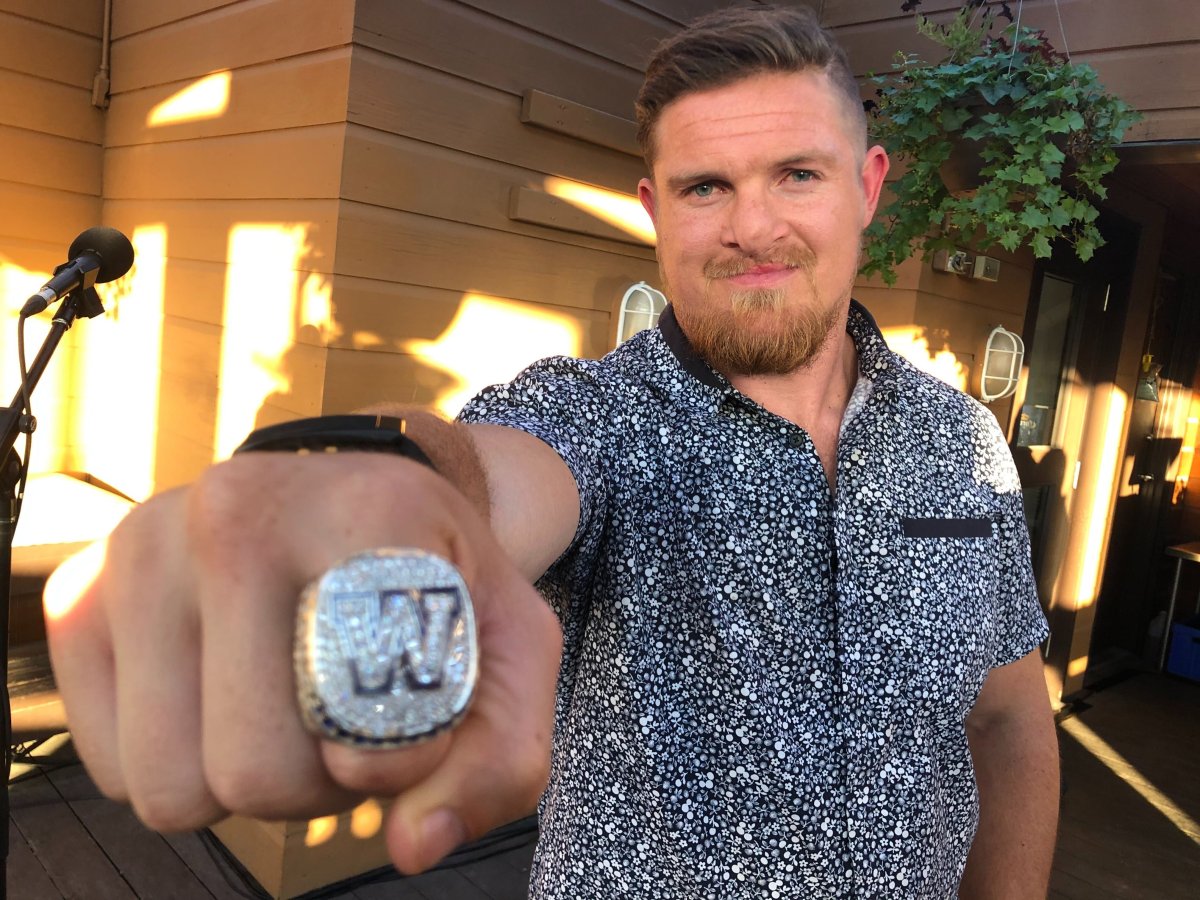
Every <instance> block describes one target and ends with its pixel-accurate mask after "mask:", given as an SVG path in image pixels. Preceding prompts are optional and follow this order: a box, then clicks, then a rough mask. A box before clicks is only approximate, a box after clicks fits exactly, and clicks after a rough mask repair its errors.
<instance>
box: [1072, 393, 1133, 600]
mask: <svg viewBox="0 0 1200 900" xmlns="http://www.w3.org/2000/svg"><path fill="white" fill-rule="evenodd" d="M1107 387H1108V389H1109V391H1110V393H1109V395H1108V409H1107V410H1106V415H1105V420H1104V446H1102V447H1099V448H1092V447H1089V448H1088V449H1089V450H1090V451H1091V452H1095V450H1096V449H1099V451H1100V453H1101V456H1100V463H1099V467H1098V469H1097V476H1096V492H1095V494H1094V495H1093V496H1092V504H1091V509H1090V510H1089V511H1088V513H1087V523H1088V527H1087V534H1086V535H1085V537H1084V545H1083V557H1082V562H1081V563H1080V569H1079V587H1078V590H1077V592H1076V594H1075V608H1076V609H1084V608H1085V607H1088V606H1091V605H1092V604H1093V603H1095V602H1096V595H1097V593H1098V592H1099V589H1100V576H1101V575H1102V574H1103V573H1102V572H1101V571H1100V565H1101V560H1102V558H1103V555H1104V548H1105V546H1106V543H1107V542H1106V540H1105V538H1106V536H1107V531H1108V521H1109V519H1108V516H1109V509H1110V507H1111V504H1112V499H1113V490H1114V488H1115V485H1116V480H1117V466H1118V465H1119V464H1120V461H1121V452H1122V449H1123V447H1124V441H1123V440H1122V438H1123V436H1124V434H1125V412H1126V409H1127V408H1128V406H1129V397H1128V395H1127V394H1126V393H1125V392H1124V391H1123V390H1121V389H1120V388H1118V387H1117V386H1116V385H1111V384H1110V385H1108V386H1107Z"/></svg>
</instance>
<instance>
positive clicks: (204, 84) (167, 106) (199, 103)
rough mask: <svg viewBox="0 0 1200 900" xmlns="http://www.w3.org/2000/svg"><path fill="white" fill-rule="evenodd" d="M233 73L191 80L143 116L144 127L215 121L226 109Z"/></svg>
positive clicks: (220, 73) (225, 72) (215, 73)
mask: <svg viewBox="0 0 1200 900" xmlns="http://www.w3.org/2000/svg"><path fill="white" fill-rule="evenodd" d="M232 85H233V73H232V72H229V71H224V72H214V73H213V74H212V75H205V76H204V77H203V78H201V79H199V80H197V81H193V82H192V83H191V84H189V85H188V86H187V87H185V88H183V89H182V90H180V91H177V92H176V93H174V94H172V95H171V96H170V97H168V98H167V99H166V100H164V101H162V102H161V103H159V104H158V105H157V106H155V107H154V108H153V109H151V110H150V112H149V113H148V114H147V116H146V126H147V127H149V128H155V127H158V126H161V125H179V124H181V123H183V122H196V121H199V120H201V119H217V118H220V117H221V116H223V115H225V111H226V110H227V109H229V93H230V87H231V86H232Z"/></svg>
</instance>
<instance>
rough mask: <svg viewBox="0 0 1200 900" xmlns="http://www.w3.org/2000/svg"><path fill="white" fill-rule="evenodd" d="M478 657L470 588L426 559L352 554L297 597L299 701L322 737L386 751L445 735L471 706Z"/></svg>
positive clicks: (397, 553)
mask: <svg viewBox="0 0 1200 900" xmlns="http://www.w3.org/2000/svg"><path fill="white" fill-rule="evenodd" d="M478 657H479V649H478V640H477V637H476V634H475V612H474V609H473V608H472V606H471V596H470V594H469V593H468V592H467V586H466V584H465V583H464V582H463V579H462V576H461V575H460V574H459V571H458V569H457V568H455V567H454V566H453V565H452V564H451V563H449V562H447V561H446V560H444V559H442V558H441V557H440V556H436V555H434V554H432V553H426V552H425V551H423V550H409V549H387V548H384V549H378V550H369V551H367V552H365V553H359V554H357V555H355V556H351V557H349V558H347V559H344V560H342V561H341V562H339V563H338V564H337V565H335V566H333V567H332V568H331V569H329V570H328V571H327V572H325V574H324V575H322V576H321V577H320V578H319V579H317V580H316V581H314V582H312V583H311V584H309V585H308V586H307V587H306V588H305V589H304V592H303V593H302V594H301V597H300V608H299V610H298V612H297V614H296V643H295V667H296V686H297V697H298V699H299V701H300V710H301V713H302V715H303V718H304V723H305V726H306V727H307V728H308V729H309V730H310V731H312V732H313V733H314V734H317V735H320V736H321V737H325V738H328V739H330V740H333V741H337V742H338V743H342V744H347V745H349V746H353V747H366V748H373V747H374V748H389V747H398V746H403V745H405V744H409V743H412V742H414V741H419V740H421V739H423V738H427V737H430V736H432V735H434V734H437V733H438V732H440V731H443V730H445V729H447V728H450V727H452V726H453V725H454V724H455V723H456V722H457V721H458V720H459V719H461V718H462V716H463V714H464V713H465V712H466V710H467V706H468V705H469V704H470V702H471V695H472V693H473V691H474V689H475V680H476V678H477V676H478V669H479V662H478Z"/></svg>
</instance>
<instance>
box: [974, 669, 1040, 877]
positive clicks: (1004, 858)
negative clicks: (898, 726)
mask: <svg viewBox="0 0 1200 900" xmlns="http://www.w3.org/2000/svg"><path fill="white" fill-rule="evenodd" d="M967 737H968V740H969V742H970V746H971V756H972V758H973V760H974V763H975V776H976V779H977V781H978V783H979V806H980V821H979V830H978V832H977V833H976V835H975V843H974V844H973V845H972V846H971V853H970V855H969V856H968V857H967V868H966V872H965V873H964V875H963V880H962V887H961V888H960V890H959V896H960V897H961V898H962V900H1033V898H1038V897H1045V896H1046V892H1047V890H1048V888H1049V883H1050V865H1051V862H1052V861H1053V858H1054V839H1055V833H1056V830H1057V827H1058V797H1059V793H1058V739H1057V737H1056V735H1055V732H1054V717H1053V715H1052V714H1051V711H1050V703H1049V699H1048V697H1047V695H1046V682H1045V679H1044V678H1043V675H1042V659H1041V653H1040V652H1039V651H1038V650H1033V651H1032V652H1030V653H1028V654H1027V655H1025V656H1024V657H1022V658H1021V659H1019V660H1017V661H1016V662H1014V663H1010V664H1009V665H1007V666H1000V667H999V668H996V669H993V670H992V671H991V673H990V674H989V675H988V678H987V681H986V682H984V685H983V690H982V691H981V692H980V694H979V699H978V701H977V702H976V704H975V708H974V709H973V710H972V711H971V714H970V716H969V717H968V718H967Z"/></svg>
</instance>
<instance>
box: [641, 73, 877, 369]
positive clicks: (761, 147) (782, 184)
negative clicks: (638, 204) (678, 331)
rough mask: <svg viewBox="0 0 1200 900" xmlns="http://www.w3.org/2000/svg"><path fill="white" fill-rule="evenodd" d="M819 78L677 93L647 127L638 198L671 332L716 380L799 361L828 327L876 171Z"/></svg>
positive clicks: (756, 79) (872, 202)
mask: <svg viewBox="0 0 1200 900" xmlns="http://www.w3.org/2000/svg"><path fill="white" fill-rule="evenodd" d="M843 102H844V101H842V100H840V99H839V98H838V96H837V95H836V93H835V89H834V88H833V87H832V86H831V85H830V84H829V81H828V79H827V77H826V76H825V74H824V73H823V72H821V71H817V70H811V71H804V72H796V73H786V74H784V73H770V74H759V75H752V76H749V77H747V78H744V79H742V80H741V81H737V82H735V83H734V84H731V85H729V86H727V87H720V88H715V89H712V90H707V91H699V92H696V93H692V94H685V95H684V96H682V97H680V98H679V99H677V100H675V101H673V102H672V103H671V104H669V105H668V106H667V107H666V108H665V109H664V110H663V111H662V114H661V115H660V117H659V120H658V122H657V124H656V125H655V128H654V142H655V146H656V150H657V153H656V158H655V162H654V169H653V173H652V177H651V178H649V179H642V182H641V183H640V184H639V185H638V195H639V197H640V198H641V201H642V205H643V206H645V207H646V210H647V212H649V213H650V216H651V218H652V219H653V220H654V226H655V229H656V231H657V233H658V262H659V267H660V269H661V270H662V276H663V280H664V282H665V286H666V289H667V294H668V296H669V297H670V298H671V302H672V305H673V306H674V308H675V314H676V316H677V318H678V319H679V323H680V325H681V327H682V328H683V330H684V332H685V333H686V334H687V336H688V338H689V339H690V340H691V341H692V343H693V345H694V346H695V347H696V349H697V351H699V352H700V354H701V355H702V356H704V358H705V359H706V360H707V361H708V362H709V364H710V365H712V366H713V367H714V368H716V369H718V370H719V371H722V372H724V373H725V374H740V375H761V374H782V373H785V372H790V371H793V370H795V369H797V368H800V367H802V366H804V365H805V364H807V363H808V362H809V361H810V360H811V358H812V356H813V355H814V354H815V353H816V352H817V350H819V349H820V347H821V346H822V344H823V343H824V341H825V339H826V338H827V337H828V335H829V333H830V331H831V329H832V328H833V327H834V326H835V325H836V324H837V323H838V322H840V321H841V318H842V316H843V314H844V313H845V309H846V306H847V303H848V301H849V295H850V289H851V287H852V285H853V283H854V275H855V272H856V271H857V270H858V262H859V249H860V242H861V236H862V230H863V229H864V228H865V227H866V226H867V224H868V223H869V222H870V221H871V216H872V215H873V214H874V212H875V206H876V203H877V202H878V199H879V190H880V187H881V186H882V184H883V178H884V175H885V174H886V173H887V168H888V161H887V156H886V155H885V154H884V152H883V150H882V149H881V148H879V147H872V148H871V149H870V150H868V151H866V153H865V154H864V151H863V146H862V138H861V135H860V133H859V132H857V131H856V129H855V127H854V125H853V123H852V122H851V121H850V117H849V115H848V113H847V112H846V111H845V110H844V108H843V107H842V105H841V104H842V103H843Z"/></svg>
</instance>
